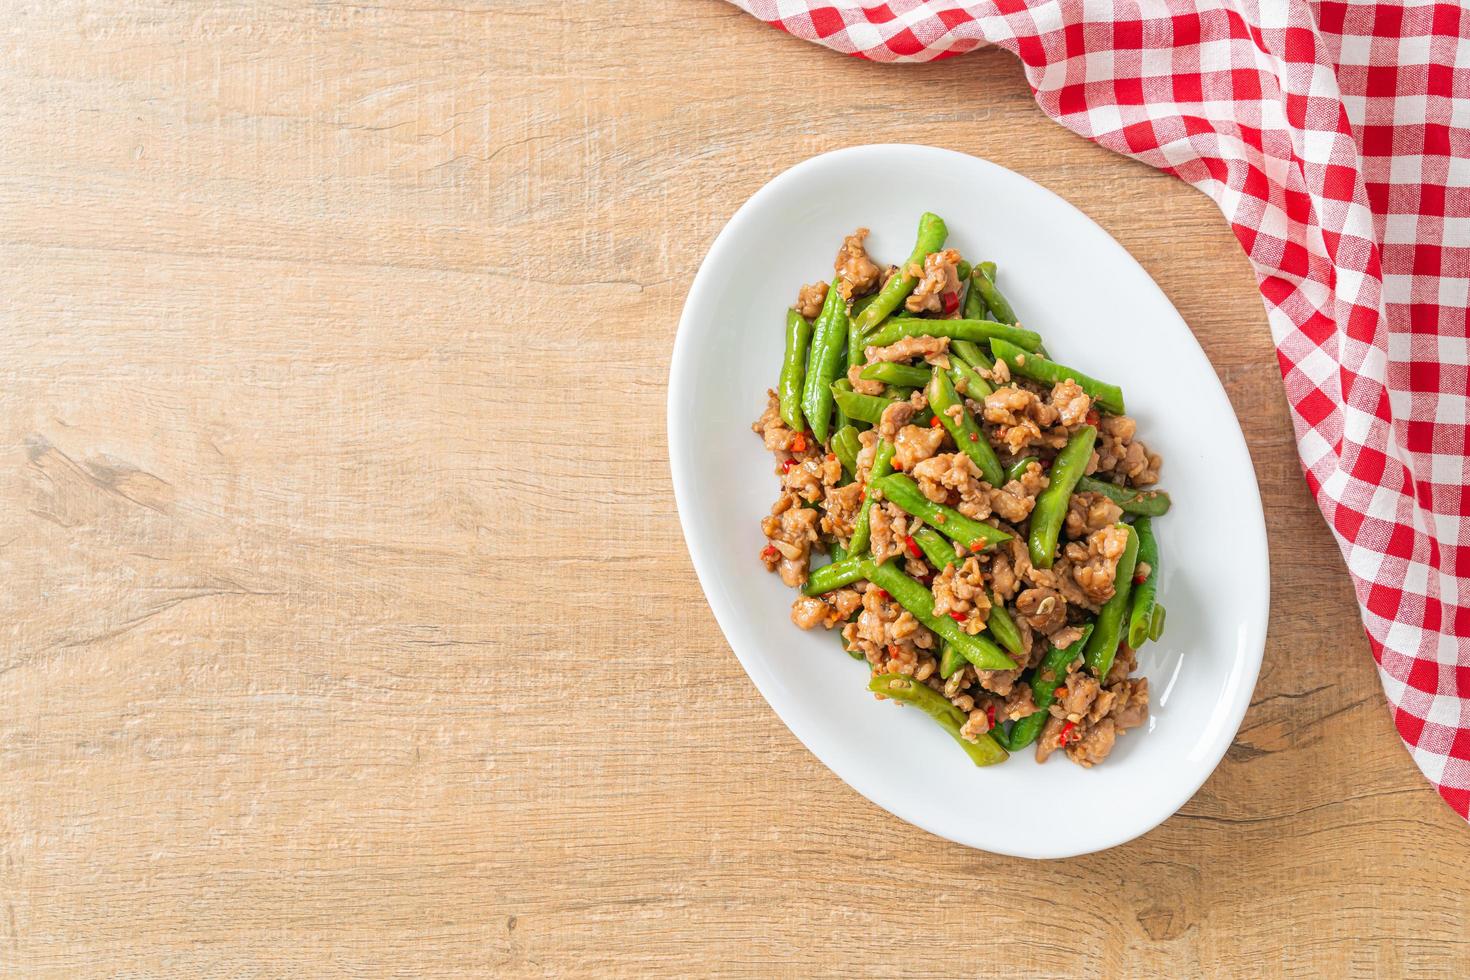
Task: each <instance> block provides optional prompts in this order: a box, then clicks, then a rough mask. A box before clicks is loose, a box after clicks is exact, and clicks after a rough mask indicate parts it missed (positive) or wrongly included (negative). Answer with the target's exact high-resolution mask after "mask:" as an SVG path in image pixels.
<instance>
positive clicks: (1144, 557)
mask: <svg viewBox="0 0 1470 980" xmlns="http://www.w3.org/2000/svg"><path fill="white" fill-rule="evenodd" d="M1133 531H1134V533H1135V534H1137V535H1138V561H1139V563H1141V564H1147V565H1148V578H1146V579H1144V580H1143V581H1142V582H1135V583H1134V584H1133V599H1132V601H1131V603H1130V605H1129V608H1128V645H1129V646H1130V647H1132V648H1133V649H1135V650H1137V649H1138V648H1139V647H1141V646H1143V645H1144V644H1145V643H1147V642H1148V631H1149V630H1150V629H1151V628H1152V627H1153V622H1154V607H1155V606H1156V605H1157V601H1158V595H1159V542H1158V540H1157V539H1155V538H1154V522H1153V520H1152V519H1151V518H1148V517H1140V518H1139V519H1138V520H1136V521H1134V522H1133ZM1135 567H1136V566H1135ZM1135 574H1136V572H1135Z"/></svg>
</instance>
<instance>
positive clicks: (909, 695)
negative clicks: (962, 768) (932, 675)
mask: <svg viewBox="0 0 1470 980" xmlns="http://www.w3.org/2000/svg"><path fill="white" fill-rule="evenodd" d="M868 690H870V691H872V692H873V693H874V694H881V695H883V696H884V697H885V698H892V699H893V700H895V701H902V702H903V703H904V704H911V705H913V706H914V707H916V708H919V709H920V710H922V711H923V712H924V713H925V714H927V715H928V716H929V717H930V718H933V719H934V720H935V721H937V722H939V725H940V727H941V728H943V729H944V730H945V731H946V732H949V736H950V738H952V739H954V740H955V741H956V742H958V743H959V744H960V748H962V749H964V750H965V754H966V755H968V756H969V757H970V761H971V762H973V763H975V765H977V766H993V765H995V764H996V763H997V762H1004V761H1006V759H1008V758H1009V756H1008V755H1007V753H1006V750H1005V749H1003V748H1001V747H1000V743H999V742H997V741H996V740H995V739H993V738H991V737H990V733H989V732H987V733H986V734H984V735H981V736H980V738H979V739H978V740H976V741H974V742H972V741H970V740H969V739H967V738H965V737H964V736H963V735H961V734H960V728H961V727H962V726H963V725H964V723H965V716H964V712H962V711H960V709H959V708H956V707H955V706H954V705H952V704H950V703H949V699H948V698H946V697H945V696H944V695H942V694H940V693H939V692H938V691H936V690H934V689H933V688H931V687H929V686H928V685H925V684H921V683H920V682H918V681H916V680H914V679H913V678H912V677H905V676H903V675H902V674H875V675H874V676H873V678H872V679H871V680H869V681H868Z"/></svg>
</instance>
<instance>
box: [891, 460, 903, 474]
mask: <svg viewBox="0 0 1470 980" xmlns="http://www.w3.org/2000/svg"><path fill="white" fill-rule="evenodd" d="M893 468H894V469H896V470H898V471H899V472H902V471H903V462H902V461H901V460H897V459H895V460H894V461H893Z"/></svg>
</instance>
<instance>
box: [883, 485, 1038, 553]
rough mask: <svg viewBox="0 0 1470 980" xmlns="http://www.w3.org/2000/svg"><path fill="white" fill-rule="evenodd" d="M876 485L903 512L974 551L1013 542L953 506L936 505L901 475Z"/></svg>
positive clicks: (1003, 534) (998, 529) (1001, 532)
mask: <svg viewBox="0 0 1470 980" xmlns="http://www.w3.org/2000/svg"><path fill="white" fill-rule="evenodd" d="M873 486H874V487H876V488H877V489H878V490H880V491H882V493H883V497H884V498H885V499H887V500H891V501H892V502H893V503H895V504H897V505H898V507H899V509H900V510H902V511H903V512H904V513H906V514H912V515H913V516H914V517H919V518H923V520H924V523H926V524H928V525H929V526H930V527H932V528H934V529H935V530H936V531H938V532H939V533H940V534H942V535H944V536H945V537H947V538H950V539H952V540H954V541H958V542H959V543H960V544H961V545H962V546H964V547H966V548H969V549H970V550H971V551H982V550H984V549H986V548H989V547H990V546H991V545H996V544H1000V543H1001V542H1002V541H1009V540H1010V539H1011V536H1010V535H1009V534H1007V533H1006V532H1004V531H1002V530H1001V529H1000V528H997V527H991V526H990V525H989V524H984V523H982V522H980V521H977V520H972V519H971V518H968V517H966V516H965V515H964V514H961V513H960V512H959V511H957V510H955V509H954V508H953V507H946V506H945V505H944V504H936V503H934V502H933V501H932V500H930V499H929V498H928V497H926V496H924V495H923V493H921V492H920V491H919V485H918V484H916V483H915V482H914V481H913V480H911V479H909V478H908V477H907V476H905V475H904V474H902V473H890V474H889V475H888V476H885V477H884V478H883V479H881V480H878V481H876V482H875V483H874V484H873Z"/></svg>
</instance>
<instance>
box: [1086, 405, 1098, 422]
mask: <svg viewBox="0 0 1470 980" xmlns="http://www.w3.org/2000/svg"><path fill="white" fill-rule="evenodd" d="M1101 421H1102V416H1101V415H1099V414H1097V409H1095V408H1090V409H1088V410H1087V424H1088V425H1097V424H1098V423H1099V422H1101Z"/></svg>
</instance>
